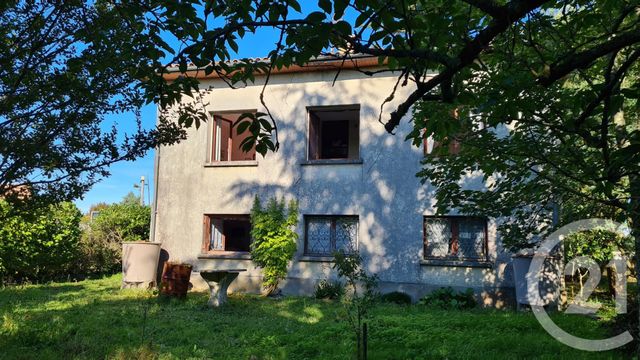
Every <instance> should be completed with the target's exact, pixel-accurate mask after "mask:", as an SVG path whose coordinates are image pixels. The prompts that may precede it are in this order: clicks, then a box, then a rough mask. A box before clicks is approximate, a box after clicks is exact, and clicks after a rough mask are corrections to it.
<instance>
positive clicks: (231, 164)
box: [204, 160, 258, 167]
mask: <svg viewBox="0 0 640 360" xmlns="http://www.w3.org/2000/svg"><path fill="white" fill-rule="evenodd" d="M241 166H258V160H237V161H216V162H208V163H205V164H204V167H241Z"/></svg>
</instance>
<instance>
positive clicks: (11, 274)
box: [0, 200, 82, 282]
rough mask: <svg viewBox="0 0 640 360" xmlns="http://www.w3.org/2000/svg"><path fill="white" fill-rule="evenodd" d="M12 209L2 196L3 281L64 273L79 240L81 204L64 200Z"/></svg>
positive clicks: (0, 269)
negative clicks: (24, 209) (23, 210)
mask: <svg viewBox="0 0 640 360" xmlns="http://www.w3.org/2000/svg"><path fill="white" fill-rule="evenodd" d="M11 210H12V207H11V205H10V204H8V203H7V202H5V201H2V200H0V218H2V223H1V224H0V282H13V281H15V282H23V281H46V280H52V279H59V278H63V277H65V276H66V274H67V273H68V271H69V269H70V267H71V266H70V264H71V262H72V260H73V259H74V257H75V256H76V250H77V246H78V241H79V240H80V227H79V224H80V218H81V217H82V214H81V213H80V211H79V210H78V208H77V207H76V206H75V205H74V204H72V203H68V202H65V203H60V204H56V205H51V206H48V207H45V208H41V209H35V210H33V211H31V212H30V213H29V214H24V213H20V214H12V211H11Z"/></svg>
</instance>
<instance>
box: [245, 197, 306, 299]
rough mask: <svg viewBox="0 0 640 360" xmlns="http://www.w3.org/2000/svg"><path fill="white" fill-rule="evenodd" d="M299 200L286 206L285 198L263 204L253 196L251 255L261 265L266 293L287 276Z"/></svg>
mask: <svg viewBox="0 0 640 360" xmlns="http://www.w3.org/2000/svg"><path fill="white" fill-rule="evenodd" d="M297 224H298V204H297V203H296V202H295V201H293V200H292V201H291V202H289V205H288V206H285V202H284V199H283V200H282V201H277V200H275V199H271V200H269V202H268V203H267V206H266V207H265V208H263V207H262V204H261V203H260V199H258V197H257V196H256V198H255V200H254V202H253V208H252V209H251V237H252V239H253V241H252V242H251V259H252V260H253V262H254V263H255V264H256V265H258V266H259V267H261V268H262V271H263V280H262V286H263V288H264V290H265V295H270V294H272V293H274V292H275V291H276V289H277V288H278V283H279V282H280V280H282V279H284V278H285V277H286V276H287V266H289V261H291V259H293V255H294V254H295V252H296V241H297V239H298V233H296V231H295V228H296V226H297Z"/></svg>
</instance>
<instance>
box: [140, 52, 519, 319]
mask: <svg viewBox="0 0 640 360" xmlns="http://www.w3.org/2000/svg"><path fill="white" fill-rule="evenodd" d="M340 66H343V68H342V70H341V73H340V76H339V77H338V79H337V81H336V82H335V84H333V80H334V77H335V75H336V71H337V69H338V67H340ZM355 66H357V68H359V69H364V68H370V67H377V66H379V65H378V61H377V59H376V58H360V59H358V60H356V61H351V62H346V63H345V64H342V62H341V61H335V60H330V59H324V60H322V59H319V60H316V61H312V62H310V63H309V64H308V66H304V67H298V66H292V67H290V68H284V69H282V70H279V71H274V73H273V74H272V75H271V78H270V81H269V86H268V87H267V89H266V92H265V101H266V103H267V104H268V106H269V108H270V110H271V112H272V114H273V115H274V117H275V118H276V119H277V121H278V127H279V140H280V150H279V151H277V152H274V153H268V154H267V155H266V156H265V157H264V158H263V157H262V156H260V155H256V154H255V152H249V153H245V152H243V151H241V150H240V149H239V144H240V142H241V141H242V138H243V136H242V135H237V134H236V131H235V128H233V131H232V127H231V125H232V124H233V122H234V121H235V120H237V119H238V116H239V114H241V113H244V112H254V111H261V112H264V109H263V107H262V105H261V102H260V98H259V94H260V92H261V91H262V85H263V84H264V83H263V82H264V80H265V79H264V76H262V77H261V76H257V77H256V81H255V83H254V84H249V85H247V86H245V87H242V88H239V89H230V88H229V87H228V86H227V85H226V84H225V83H224V82H223V81H222V80H221V79H219V78H216V77H215V74H212V75H211V76H209V77H204V76H203V77H202V78H201V81H202V83H203V87H208V86H211V87H212V89H213V90H211V91H209V92H208V93H207V95H206V99H205V101H204V102H205V103H208V104H209V105H208V106H209V108H208V109H207V110H208V113H209V114H210V121H208V122H207V124H206V125H205V126H203V127H201V128H200V129H199V130H196V129H190V132H189V136H188V139H187V140H185V141H182V142H181V143H179V144H178V145H174V146H170V147H162V148H160V149H158V150H157V152H156V162H155V185H156V186H155V196H154V198H155V202H154V204H155V206H154V213H153V226H152V228H153V234H152V237H153V239H152V240H153V241H156V242H161V243H162V248H163V249H164V250H166V252H167V253H168V256H169V260H170V261H182V262H188V263H191V264H193V265H194V274H193V276H192V282H193V283H194V286H196V287H203V286H205V285H204V283H203V282H201V279H200V277H199V276H198V274H197V271H199V270H203V269H225V268H246V269H248V271H246V272H244V273H242V274H240V276H239V277H238V279H237V280H236V281H235V282H234V283H233V284H232V286H231V288H230V289H231V291H249V292H258V291H259V290H260V284H261V272H260V269H259V268H256V267H255V265H254V264H253V263H252V262H251V256H250V254H249V247H250V242H251V239H250V235H249V231H250V226H251V224H250V221H249V212H250V209H251V206H252V203H253V199H254V196H256V195H257V196H259V197H261V198H262V199H264V200H266V199H268V198H270V197H285V198H286V199H297V200H298V202H299V206H300V219H299V225H298V229H297V231H298V233H299V235H300V237H299V242H298V252H297V254H296V256H295V258H294V260H293V261H292V263H291V265H290V269H289V273H288V278H287V279H286V281H284V282H283V283H282V285H281V287H282V289H283V291H284V292H285V293H289V294H311V293H313V290H314V286H315V285H316V284H317V283H318V282H319V281H320V280H322V279H326V278H334V277H335V272H334V271H333V270H332V257H331V254H332V253H333V252H334V251H335V250H337V249H350V248H353V249H357V250H358V251H359V252H360V253H361V254H362V256H363V258H364V261H365V266H366V269H367V270H368V271H369V272H371V273H376V274H378V276H379V277H380V285H381V291H382V292H387V291H392V290H400V291H404V292H407V293H409V294H411V295H412V296H413V297H414V299H418V298H419V297H420V296H422V295H423V294H425V293H427V292H428V291H430V290H433V289H435V288H440V287H443V286H451V287H453V288H456V289H460V290H462V289H466V288H473V289H474V290H475V291H476V293H477V294H478V296H479V297H481V298H482V299H483V301H484V302H485V304H486V305H489V306H500V305H502V304H503V302H504V301H505V299H507V298H511V295H510V294H511V293H512V291H513V290H512V289H513V284H512V280H511V276H510V275H509V274H510V271H507V268H508V267H507V265H508V263H509V261H510V257H509V254H508V253H507V252H505V251H504V250H503V249H502V247H501V245H500V242H499V239H498V237H497V234H496V230H495V223H494V221H492V219H486V218H478V217H466V216H458V215H455V214H452V215H451V216H434V202H435V200H434V198H433V194H432V191H433V188H432V187H430V186H429V185H428V184H426V185H423V184H421V182H420V180H419V179H418V178H417V177H416V176H415V174H416V172H418V171H419V169H420V166H421V164H420V161H421V159H422V158H423V156H425V155H424V149H421V148H417V147H415V146H412V145H411V144H410V143H409V142H407V141H404V137H405V135H406V134H407V133H408V132H409V131H410V129H411V126H412V125H411V123H410V119H405V121H403V122H402V124H401V126H400V127H399V128H398V131H397V134H396V135H390V134H388V133H387V132H385V130H384V127H383V125H382V124H381V123H380V122H379V121H378V116H379V114H380V105H381V104H382V103H383V101H384V100H385V98H387V96H389V94H390V93H391V91H392V89H393V87H394V85H395V83H396V80H397V77H396V75H394V74H392V73H388V72H387V73H385V72H381V73H378V74H376V75H374V76H368V75H365V74H363V73H361V72H359V71H356V70H355V69H354V67H355ZM176 71H177V69H176ZM176 75H177V73H174V74H169V75H168V76H169V77H170V76H176ZM411 90H412V89H410V88H409V86H407V87H399V88H398V91H397V93H396V97H395V98H396V99H402V98H403V97H406V96H407V95H408V94H409V93H410V91H411ZM396 104H397V103H395V102H392V103H390V104H387V105H386V106H385V110H387V111H388V110H389V109H393V106H394V105H396ZM481 185H482V180H481V178H480V177H478V178H474V177H470V178H469V184H468V186H481Z"/></svg>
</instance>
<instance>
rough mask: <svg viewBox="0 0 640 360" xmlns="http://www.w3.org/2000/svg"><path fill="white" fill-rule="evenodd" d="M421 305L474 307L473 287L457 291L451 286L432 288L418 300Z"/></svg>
mask: <svg viewBox="0 0 640 360" xmlns="http://www.w3.org/2000/svg"><path fill="white" fill-rule="evenodd" d="M418 303H419V304H421V305H429V306H435V307H438V308H441V309H451V310H464V309H472V308H474V307H476V305H477V303H476V300H475V299H474V297H473V289H467V290H466V291H463V292H457V291H455V290H453V289H452V288H451V287H443V288H439V289H436V290H433V291H432V292H431V293H429V294H427V295H425V296H424V297H422V299H420V301H419V302H418Z"/></svg>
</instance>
